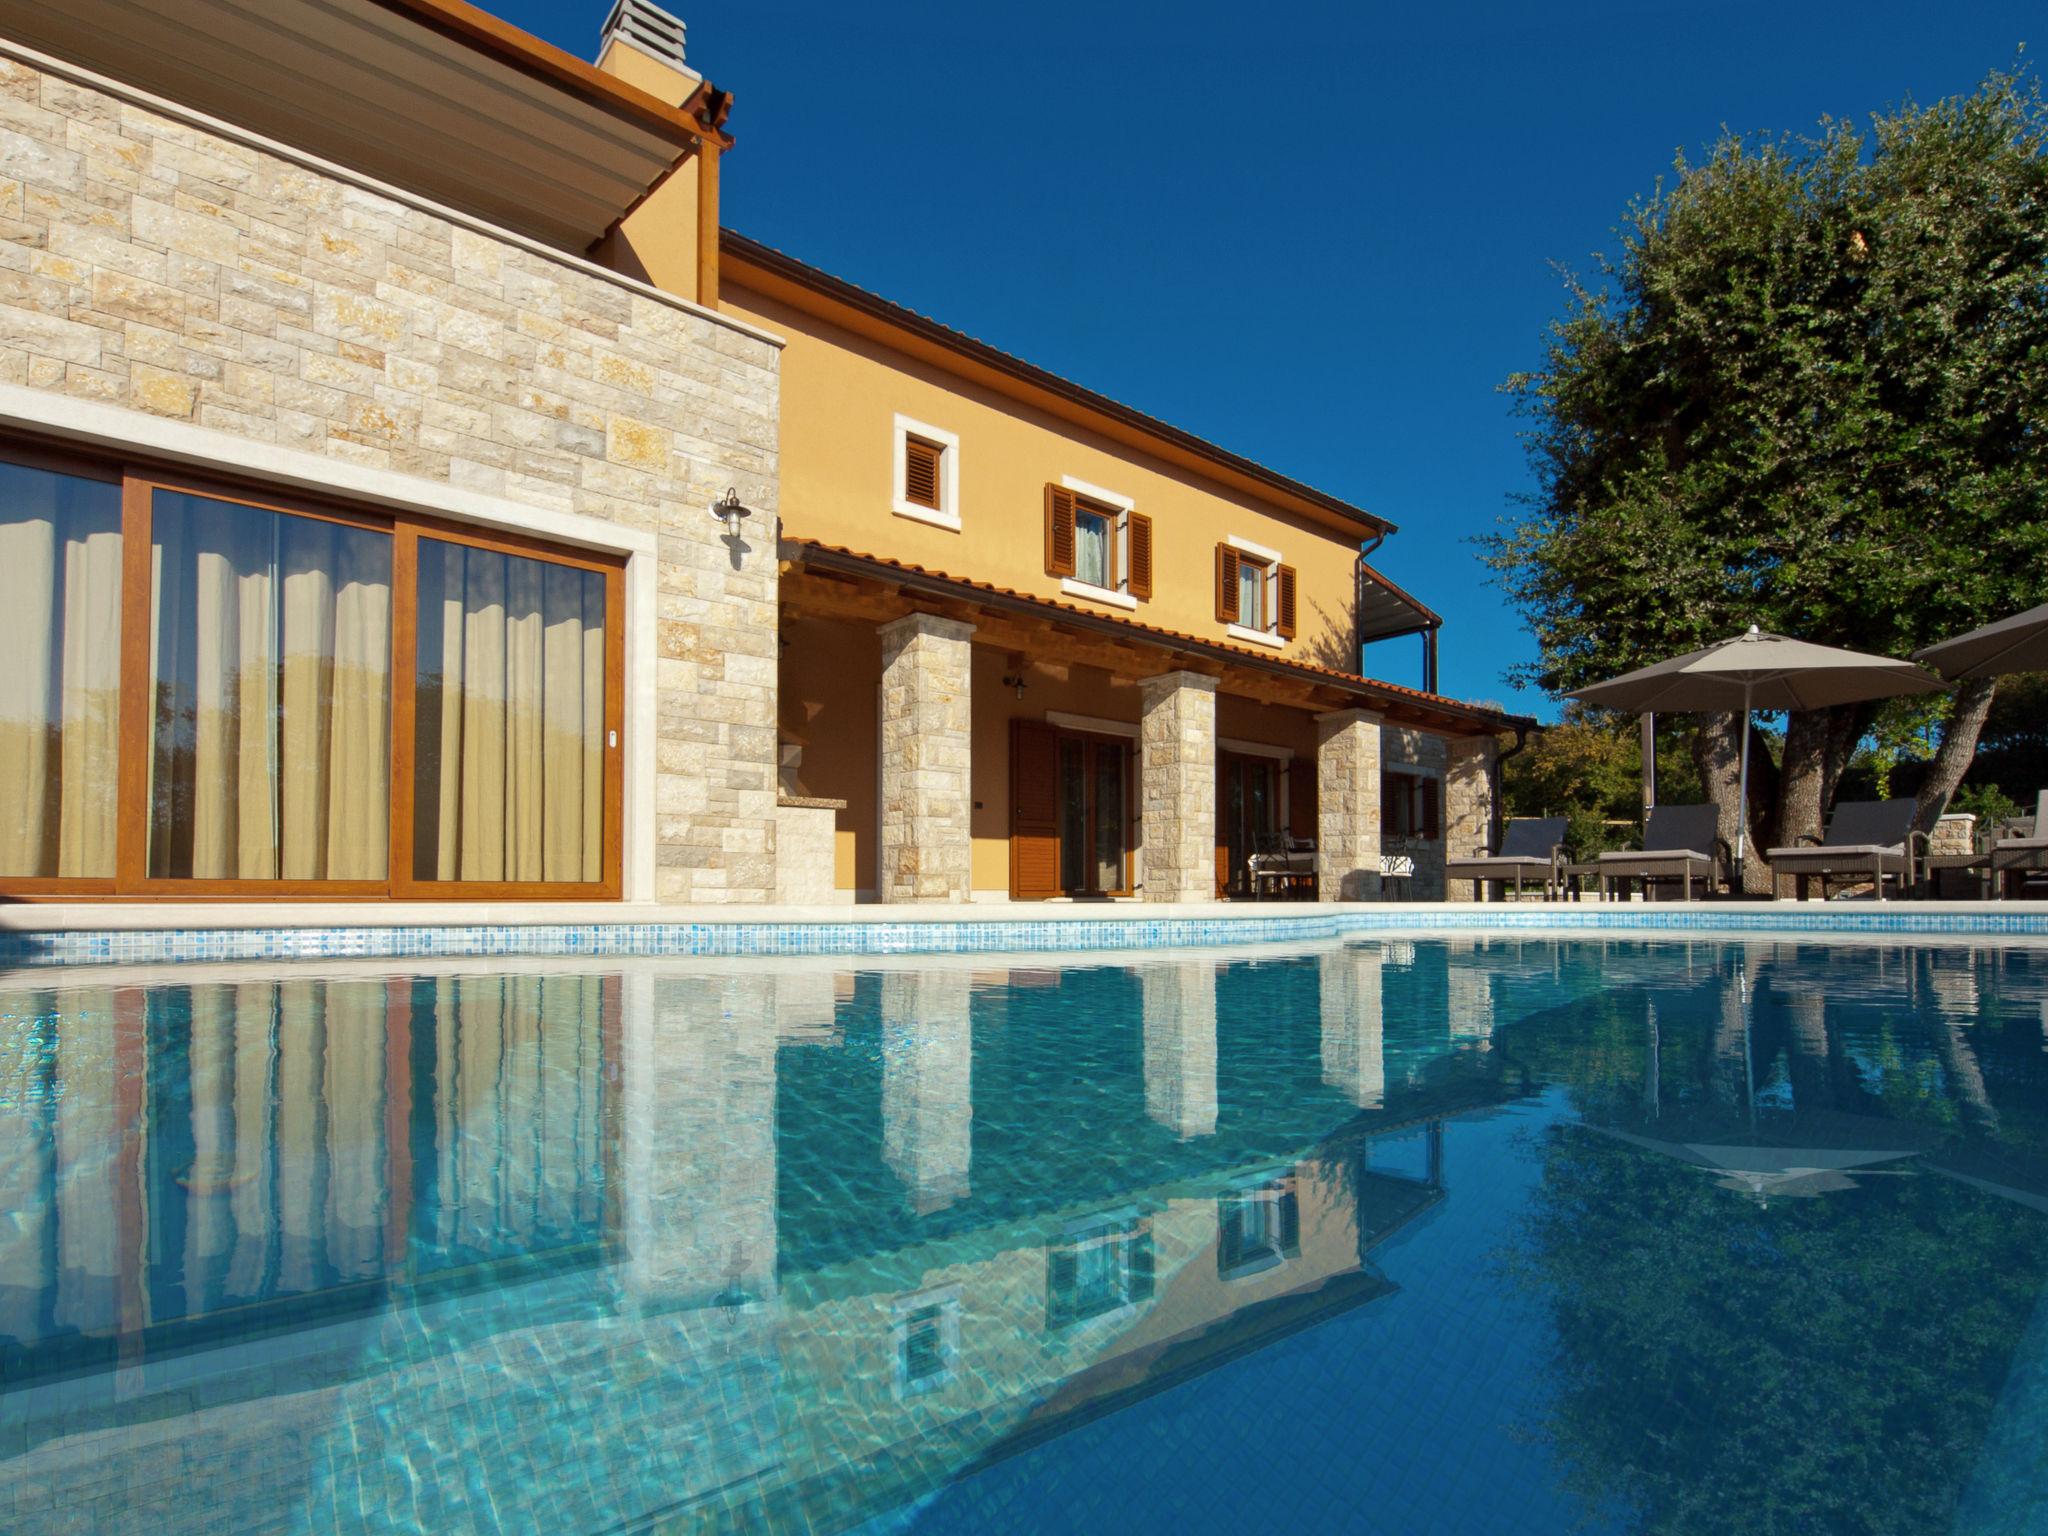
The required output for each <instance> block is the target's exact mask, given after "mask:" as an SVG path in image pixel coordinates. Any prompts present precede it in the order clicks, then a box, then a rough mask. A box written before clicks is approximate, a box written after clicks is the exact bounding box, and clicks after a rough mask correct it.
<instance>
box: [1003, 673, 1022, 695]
mask: <svg viewBox="0 0 2048 1536" xmlns="http://www.w3.org/2000/svg"><path fill="white" fill-rule="evenodd" d="M1003 686H1004V687H1005V688H1014V689H1016V690H1017V697H1018V698H1020V699H1021V698H1023V697H1024V674H1023V673H1021V672H1020V673H1018V674H1017V675H1016V676H1015V677H1006V678H1004V679H1003Z"/></svg>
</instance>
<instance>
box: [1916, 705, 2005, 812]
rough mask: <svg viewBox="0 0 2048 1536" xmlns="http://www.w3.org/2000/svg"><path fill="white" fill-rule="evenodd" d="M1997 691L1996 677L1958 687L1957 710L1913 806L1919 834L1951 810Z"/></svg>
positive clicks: (1944, 728) (1929, 765)
mask: <svg viewBox="0 0 2048 1536" xmlns="http://www.w3.org/2000/svg"><path fill="white" fill-rule="evenodd" d="M1997 691H1998V679H1997V678H1995V677H1971V678H1965V679H1964V680H1963V681H1962V682H1961V683H1959V684H1957V686H1956V703H1955V708H1954V709H1952V710H1950V711H1949V717H1948V721H1947V723H1946V724H1944V725H1943V726H1942V728H1941V745H1940V746H1939V747H1937V748H1935V751H1934V761H1933V762H1931V763H1929V764H1928V765H1927V777H1925V778H1924V779H1922V780H1921V781H1920V798H1919V801H1918V803H1917V804H1915V805H1914V807H1913V826H1914V828H1915V829H1916V830H1917V831H1921V832H1930V833H1931V832H1932V831H1933V830H1934V824H1935V823H1936V822H1937V821H1939V820H1941V813H1942V812H1943V811H1945V810H1947V809H1948V802H1949V797H1950V796H1951V795H1953V794H1954V793H1955V792H1956V786H1957V785H1958V784H1960V783H1962V782H1963V775H1964V774H1965V773H1968V772H1969V771H1970V760H1971V759H1972V758H1974V757H1975V756H1976V755H1977V733H1978V732H1980V731H1982V730H1983V729H1984V718H1985V716H1987V715H1989V714H1990V713H1991V700H1992V697H1993V695H1994V694H1995V693H1996V692H1997Z"/></svg>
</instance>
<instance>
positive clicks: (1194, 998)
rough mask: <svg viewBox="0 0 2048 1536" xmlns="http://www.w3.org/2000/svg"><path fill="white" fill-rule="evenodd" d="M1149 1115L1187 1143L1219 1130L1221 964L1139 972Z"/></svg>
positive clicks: (1187, 963) (1188, 963)
mask: <svg viewBox="0 0 2048 1536" xmlns="http://www.w3.org/2000/svg"><path fill="white" fill-rule="evenodd" d="M1139 974H1140V977H1141V985H1142V986H1143V989H1144V1002H1143V1007H1144V1010H1145V1113H1146V1114H1147V1115H1149V1116H1150V1117H1151V1118H1152V1119H1154V1120H1156V1121H1158V1122H1159V1124H1161V1125H1163V1126H1165V1127H1166V1128H1167V1129H1168V1130H1169V1131H1171V1132H1173V1134H1174V1135H1176V1136H1178V1137H1180V1139H1181V1140H1183V1141H1186V1140H1188V1139H1189V1138H1190V1137H1193V1136H1210V1135H1214V1134H1215V1131H1216V967H1215V966H1213V965H1211V964H1209V963H1207V962H1206V961H1201V960H1189V961H1184V962H1181V963H1179V964H1174V965H1150V966H1146V967H1145V968H1144V970H1143V971H1141V972H1140V973H1139Z"/></svg>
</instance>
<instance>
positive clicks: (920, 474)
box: [903, 437, 945, 512]
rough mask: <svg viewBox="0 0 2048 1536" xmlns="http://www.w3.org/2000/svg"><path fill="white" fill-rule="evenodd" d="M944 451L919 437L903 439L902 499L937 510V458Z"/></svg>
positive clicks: (935, 444)
mask: <svg viewBox="0 0 2048 1536" xmlns="http://www.w3.org/2000/svg"><path fill="white" fill-rule="evenodd" d="M944 452H945V450H944V449H942V448H941V447H940V446H939V445H938V444H937V443H928V442H926V441H925V440H924V439H923V438H921V437H906V438H904V439H903V499H904V500H905V501H914V502H916V503H917V504H918V505H919V506H920V507H930V508H931V509H932V510H933V511H934V512H936V511H938V510H939V459H940V456H941V455H942V454H943V453H944Z"/></svg>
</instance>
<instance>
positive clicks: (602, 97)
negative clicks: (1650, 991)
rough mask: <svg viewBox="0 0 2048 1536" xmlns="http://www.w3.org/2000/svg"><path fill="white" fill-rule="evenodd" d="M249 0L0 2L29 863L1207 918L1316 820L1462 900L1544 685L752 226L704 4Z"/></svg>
mask: <svg viewBox="0 0 2048 1536" xmlns="http://www.w3.org/2000/svg"><path fill="white" fill-rule="evenodd" d="M251 27H252V21H251V18H250V15H249V13H248V12H247V11H245V10H244V9H243V8H242V7H239V6H237V5H235V4H232V3H230V0H189V3H186V4H181V5H179V6H177V7H175V8H164V7H158V6H153V5H146V4H141V3H137V0H77V3H74V4H69V5H65V6H47V7H13V8H10V14H9V17H8V20H7V22H6V24H5V26H4V28H0V34H4V35H0V178H4V179H0V248H4V252H5V267H6V274H7V275H6V281H5V284H4V287H0V484H4V494H0V654H4V655H5V656H6V657H8V658H9V660H10V663H11V665H10V666H9V667H8V668H7V670H6V673H5V676H4V677H0V786H4V788H0V895H5V896H7V897H10V898H28V899H35V900H42V901H46V902H47V901H70V900H82V901H98V902H104V901H108V900H122V899H126V900H129V901H136V900H142V899H148V900H152V901H154V900H160V899H162V898H166V897H170V898H211V899H216V900H222V901H236V900H240V901H244V902H251V901H261V902H265V903H268V902H271V901H275V900H279V899H306V898H331V899H353V900H368V901H382V902H419V901H447V902H458V903H460V902H469V903H481V902H495V901H501V900H506V899H535V898H540V899H547V900H549V901H552V902H555V903H565V902H566V903H581V902H601V903H611V904H614V908H616V907H617V906H620V905H624V906H636V907H643V908H644V907H648V906H651V905H654V904H683V903H764V902H773V901H780V902H783V903H788V904H825V903H833V902H852V901H856V900H860V901H880V902H953V903H957V902H964V901H969V900H977V899H996V900H1032V899H1041V898H1083V897H1102V898H1110V897H1135V898H1139V899H1143V900H1145V901H1149V902H1170V903H1190V902H1205V901H1211V900H1213V899H1215V898H1216V897H1217V896H1219V895H1224V894H1230V895H1236V894H1249V892H1248V889H1247V884H1246V879H1245V871H1246V861H1247V859H1248V858H1249V857H1250V855H1251V854H1252V853H1253V852H1255V851H1257V850H1258V849H1260V848H1262V847H1270V846H1273V845H1275V844H1276V843H1278V842H1279V841H1280V840H1282V839H1285V838H1287V837H1290V836H1291V837H1292V838H1294V839H1297V840H1298V841H1297V842H1296V844H1295V846H1296V847H1297V848H1299V849H1306V848H1307V846H1308V844H1309V842H1310V840H1313V845H1314V855H1313V874H1314V880H1313V888H1314V890H1315V891H1316V893H1317V894H1318V895H1319V897H1320V899H1321V900H1323V901H1326V902H1328V901H1338V900H1355V899H1372V898H1375V897H1377V896H1379V895H1380V894H1381V893H1382V883H1381V872H1382V868H1383V863H1382V861H1383V859H1386V858H1394V859H1398V860H1400V861H1401V864H1400V867H1401V868H1402V869H1403V870H1404V871H1407V872H1408V873H1407V875H1406V879H1405V881H1404V884H1405V886H1406V888H1407V889H1406V892H1405V893H1406V894H1410V895H1415V896H1423V897H1430V898H1441V897H1444V896H1445V895H1446V894H1448V893H1447V892H1446V891H1445V882H1444V879H1443V864H1444V859H1445V858H1446V856H1447V855H1448V856H1453V857H1455V856H1457V855H1459V854H1461V853H1470V852H1473V851H1476V850H1477V849H1478V848H1479V847H1480V846H1481V845H1482V844H1485V843H1487V842H1488V841H1489V836H1490V827H1491V824H1492V822H1493V819H1494V814H1495V803H1496V800H1497V779H1498V766H1497V764H1498V754H1499V752H1500V750H1501V743H1502V739H1503V736H1504V734H1505V733H1508V732H1510V731H1514V730H1517V729H1518V728H1520V727H1522V726H1525V725H1526V724H1527V722H1524V721H1519V720H1517V719H1515V718H1513V717H1510V716H1507V715H1505V714H1503V713H1501V712H1499V711H1498V710H1494V709H1490V708H1483V707H1478V706H1474V705H1470V704H1465V703H1460V702H1458V701H1456V700H1453V699H1449V698H1445V697H1442V696H1441V695H1439V694H1437V693H1436V692H1435V691H1434V688H1435V643H1436V632H1437V628H1438V626H1439V623H1440V621H1439V619H1438V618H1437V616H1436V615H1435V614H1434V613H1433V612H1432V611H1431V610H1430V609H1429V608H1427V607H1426V606H1424V605H1423V604H1422V603H1420V602H1418V601H1417V600H1415V599H1414V598H1412V597H1410V596H1409V595H1408V594H1406V593H1405V592H1403V591H1402V590H1401V589H1400V588H1399V587H1397V586H1396V585H1394V584H1393V583H1392V582H1390V581H1388V580H1387V579H1386V578H1385V577H1383V576H1382V575H1381V574H1380V573H1379V572H1377V571H1376V570H1375V569H1374V568H1373V566H1372V565H1371V564H1370V563H1369V559H1368V556H1369V554H1370V551H1371V550H1373V549H1375V548H1377V547H1378V545H1379V544H1380V543H1381V542H1382V541H1383V540H1384V539H1385V538H1387V537H1388V536H1389V535H1390V534H1392V533H1393V531H1394V528H1393V525H1392V524H1391V523H1389V522H1387V521H1386V520H1385V519H1383V518H1381V517H1378V516H1376V515H1374V514H1373V513H1370V512H1367V511H1365V510H1362V509H1360V508H1358V507H1355V506H1352V505H1349V504H1347V503H1345V502H1343V501H1340V500H1337V499H1336V498H1334V497H1331V496H1329V495H1326V494H1324V493H1322V492H1320V491H1317V490H1314V489H1312V488H1310V487H1308V486H1306V485H1303V484H1301V483H1299V482H1298V481H1296V480H1294V479H1292V478H1290V477H1288V476H1286V475H1284V474H1281V473H1279V472H1276V471H1273V470H1270V469H1267V468H1264V467H1262V466H1261V465H1258V464H1256V463H1253V462H1252V461H1250V460H1248V459H1246V458H1243V457H1241V456H1240V455H1238V454H1236V453H1233V452H1231V451H1229V450H1228V449H1225V448H1222V447H1219V446H1217V445H1215V444H1212V443H1209V442H1206V441H1204V440H1202V439H1200V438H1197V437H1195V436H1193V435H1191V434H1189V433H1187V432H1184V431H1181V430H1179V429H1177V428H1174V427H1171V426H1169V425H1167V424H1165V423H1163V422H1160V421H1157V420H1155V419H1153V418H1151V417H1149V416H1146V415H1144V414H1142V413H1141V412H1139V411H1137V410H1134V409H1132V408H1130V407H1128V406H1125V405H1121V404H1118V403H1116V402H1114V401H1111V400H1108V399H1106V398H1104V397H1102V396H1100V395H1097V394H1095V393H1092V392H1091V391H1089V390H1087V389H1085V388H1083V387H1081V386H1079V385H1077V384H1074V383H1070V382H1068V381H1066V380H1064V379H1061V378H1058V377H1055V376H1054V375H1052V374H1050V373H1047V372H1045V371H1044V370H1042V369H1040V368H1037V367H1034V366H1032V365H1031V364H1029V363H1026V362H1023V361H1021V360H1019V359H1018V358H1015V357H1012V356H1010V355H1008V354H1006V353H1003V352H1000V351H997V350H996V349H995V348H993V347H990V346H987V345H984V344H982V343H980V342H978V341H975V340H973V339H971V338H969V337H967V336H964V335H962V334H960V333H959V332H957V331H954V330H951V329H949V328H947V327H945V326H943V325H941V324H938V323H937V322H934V321H932V320H929V319H927V318H925V317H924V316H922V315H920V314H918V313H916V312H914V311H913V310H910V309H906V308H903V307H901V306H899V305H897V304H895V303H892V302H889V301H887V300H884V299H881V298H878V297H876V296H875V295H873V294H870V293H868V292H865V291H863V290H861V289H859V288H856V287H853V286H852V285H850V284H848V283H845V282H842V281H840V280H838V279H836V278H833V277H831V276H828V275H826V274H825V273H823V272H820V271H818V270H816V269H814V268H812V267H809V266H806V265H804V264H803V263H802V262H800V261H798V260H795V259H793V258H791V257H789V256H786V255H784V254H782V253H780V252H779V251H777V250H775V249H772V248H771V247H769V246H767V245H764V244H761V243H759V242H757V241H756V240H754V239H752V238H749V237H747V236H744V235H740V234H737V233H734V232H733V231H731V230H727V229H724V228H723V227H722V226H721V224H720V218H719V187H720V179H721V175H722V174H723V172H722V161H723V157H724V154H725V152H726V151H727V150H728V149H730V148H731V147H732V144H733V139H732V136H731V135H730V134H729V133H728V132H727V130H726V126H725V124H726V118H727V112H728V109H729V107H730V98H729V97H728V95H727V94H726V92H725V91H723V90H721V89H719V88H717V87H715V86H714V85H712V84H711V83H710V82H709V81H707V80H705V79H704V78H702V77H701V76H700V75H699V74H697V73H696V72H695V70H694V69H693V68H692V67H691V66H690V65H689V63H688V62H686V54H685V49H684V40H683V29H682V24H681V23H680V22H679V21H677V20H676V19H675V18H673V17H671V16H669V15H668V14H667V13H665V12H663V11H660V10H658V9H656V8H654V7H652V6H651V5H647V4H644V3H642V0H621V3H620V4H619V5H618V6H617V7H616V8H615V10H614V12H613V14H612V17H611V20H610V22H609V23H608V25H607V27H606V30H605V34H604V38H603V42H602V47H601V52H600V55H599V58H598V61H597V63H596V64H595V65H594V66H593V65H590V64H586V63H583V62H581V61H579V60H577V59H574V58H571V57H569V56H568V55H566V54H563V53H561V52H560V51H558V50H556V49H554V48H552V47H550V46H548V45H546V44H543V43H541V42H539V41H537V40H535V39H534V38H531V37H529V36H526V35H525V34H523V33H520V32H517V31H515V30H514V29H512V28H510V27H507V26H506V25H504V24H503V23H501V22H499V21H497V20H496V19H494V18H492V17H491V16H489V15H487V14H485V13H483V12H481V11H478V10H476V9H474V8H472V7H470V6H468V5H466V4H464V3H462V0H334V3H315V0H277V3H275V4H273V5H270V6H267V7H265V9H264V12H263V15H262V17H261V21H260V27H259V30H260V36H258V35H253V34H252V32H251ZM1402 635H1420V636H1421V637H1422V640H1423V645H1424V648H1425V658H1426V659H1425V668H1424V681H1425V683H1426V684H1427V685H1428V686H1427V688H1426V689H1424V690H1416V689H1410V688H1406V687H1401V686H1397V685H1394V684H1391V683H1384V682H1376V681H1373V680H1371V679H1369V678H1366V677H1365V676H1363V675H1361V672H1360V667H1361V657H1362V654H1363V648H1364V646H1365V645H1366V644H1367V643H1369V642H1373V641H1376V640H1384V639H1388V638H1392V637H1397V636H1402ZM1301 884H1302V885H1303V886H1304V887H1306V886H1307V885H1308V884H1309V882H1307V881H1303V882H1301Z"/></svg>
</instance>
